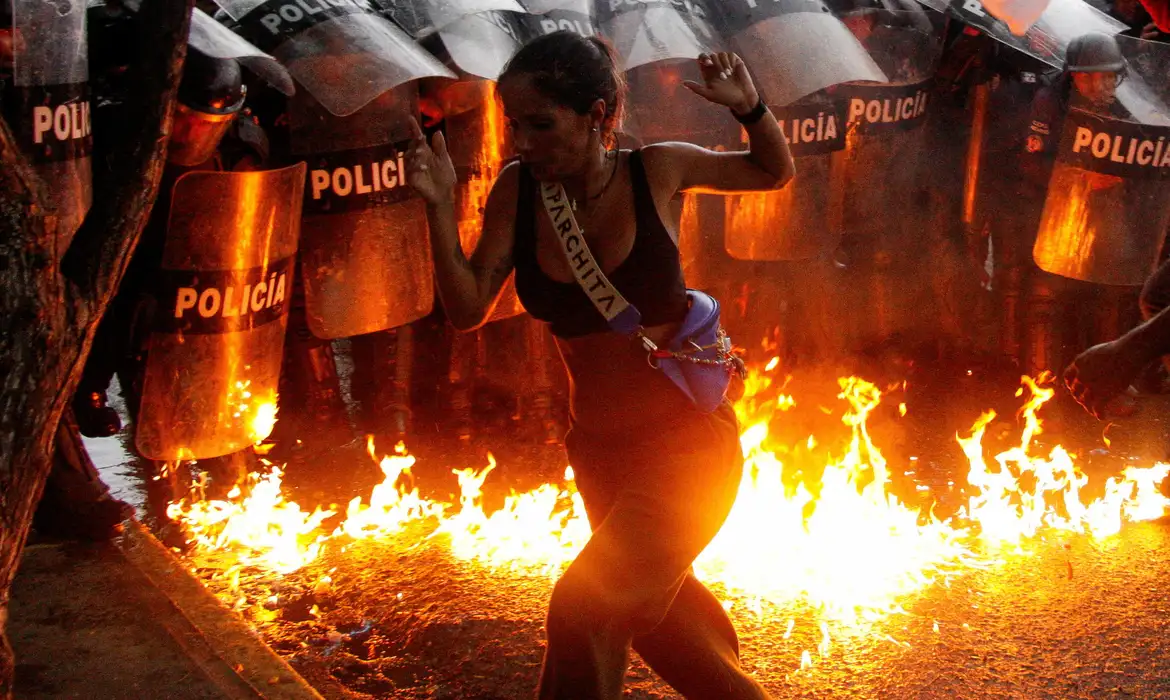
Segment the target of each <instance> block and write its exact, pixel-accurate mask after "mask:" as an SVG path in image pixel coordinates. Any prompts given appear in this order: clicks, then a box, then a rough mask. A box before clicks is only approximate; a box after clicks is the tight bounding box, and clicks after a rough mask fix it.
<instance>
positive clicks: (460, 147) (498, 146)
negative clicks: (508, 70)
mask: <svg viewBox="0 0 1170 700" xmlns="http://www.w3.org/2000/svg"><path fill="white" fill-rule="evenodd" d="M474 86H475V88H477V89H476V93H477V94H478V95H479V100H478V104H477V105H476V107H475V108H474V109H470V110H464V111H462V112H461V113H460V114H458V115H457V116H454V117H450V116H449V117H448V118H447V129H446V133H447V144H448V146H447V149H448V152H449V153H450V154H451V160H452V162H454V163H455V169H456V172H457V173H458V174H459V188H458V203H457V204H458V212H459V239H460V242H461V243H462V245H463V252H464V254H465V255H471V253H472V252H473V251H474V250H475V246H476V245H477V244H478V243H479V237H480V235H481V234H482V233H483V212H484V209H485V207H486V206H487V199H488V195H489V194H490V193H491V190H492V185H493V184H494V183H495V181H496V178H497V177H498V176H499V174H500V171H501V170H503V167H504V162H505V160H506V159H507V158H508V157H509V155H510V154H511V152H512V147H511V143H510V142H509V140H508V133H509V132H508V129H507V128H506V125H505V122H504V114H503V106H502V105H501V104H500V102H499V100H498V99H497V98H496V95H495V91H494V90H493V88H492V83H490V82H487V81H479V82H477V83H475V84H474ZM522 313H524V307H523V305H521V303H520V297H519V296H518V295H517V294H516V285H515V275H511V276H509V277H508V280H507V281H506V282H505V283H504V288H503V290H502V291H501V292H500V299H499V302H498V303H497V304H496V307H495V308H494V309H493V310H492V313H491V315H490V316H488V321H489V322H491V321H499V320H501V319H505V318H511V317H512V316H518V315H520V314H522Z"/></svg>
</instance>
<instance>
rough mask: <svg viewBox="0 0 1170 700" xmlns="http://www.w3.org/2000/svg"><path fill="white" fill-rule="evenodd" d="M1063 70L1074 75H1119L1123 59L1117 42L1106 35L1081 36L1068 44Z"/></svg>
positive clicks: (1098, 33) (1097, 33)
mask: <svg viewBox="0 0 1170 700" xmlns="http://www.w3.org/2000/svg"><path fill="white" fill-rule="evenodd" d="M1064 55H1065V68H1066V69H1067V70H1069V71H1070V72H1074V73H1120V72H1121V71H1122V70H1123V69H1124V68H1125V59H1124V58H1122V56H1121V49H1120V48H1118V46H1117V40H1116V39H1114V38H1113V37H1111V36H1109V35H1108V34H1102V33H1100V32H1092V33H1090V34H1082V35H1081V36H1078V37H1077V38H1075V39H1073V40H1072V41H1070V42H1069V43H1068V49H1066V50H1065V54H1064Z"/></svg>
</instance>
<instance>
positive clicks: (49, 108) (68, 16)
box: [0, 0, 93, 257]
mask: <svg viewBox="0 0 1170 700" xmlns="http://www.w3.org/2000/svg"><path fill="white" fill-rule="evenodd" d="M12 25H13V29H14V37H15V40H14V42H13V43H14V46H13V86H12V87H11V88H10V89H8V90H7V91H6V92H7V93H8V94H5V95H3V96H2V99H0V101H2V102H3V104H4V112H5V118H6V119H7V121H8V123H9V124H10V125H11V127H12V129H13V131H14V132H15V136H16V138H17V141H18V142H19V143H20V145H21V150H22V151H23V152H24V154H25V155H26V156H27V157H28V158H29V159H30V160H31V161H32V164H33V167H34V168H35V169H36V171H37V174H38V175H39V176H40V177H41V179H42V180H43V181H44V183H45V185H46V187H45V191H46V192H47V193H48V196H49V200H50V201H49V202H48V204H50V205H51V206H52V207H53V208H54V209H55V210H56V214H57V256H58V257H59V256H61V255H63V254H64V253H65V249H66V248H68V247H69V243H70V241H72V240H73V234H74V232H76V231H77V227H78V226H80V225H81V222H82V221H83V220H84V219H85V214H86V212H88V211H89V207H90V204H91V203H92V202H93V169H92V166H91V160H90V151H91V150H92V147H93V136H92V133H91V121H90V113H89V110H90V102H89V86H88V82H89V63H88V59H87V42H86V33H85V3H84V2H82V1H81V0H72V1H71V2H57V3H52V2H43V0H13V4H12Z"/></svg>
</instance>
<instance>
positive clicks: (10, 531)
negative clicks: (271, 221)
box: [0, 0, 193, 698]
mask: <svg viewBox="0 0 1170 700" xmlns="http://www.w3.org/2000/svg"><path fill="white" fill-rule="evenodd" d="M192 2H193V0H185V1H184V2H174V1H172V0H148V1H147V2H144V3H143V4H142V11H141V12H140V13H139V16H138V18H137V19H136V22H137V27H138V30H139V31H138V36H139V37H140V38H141V40H140V41H139V42H137V47H136V51H135V56H134V60H133V62H132V64H131V65H130V66H129V68H128V75H127V79H128V81H130V84H132V85H134V86H135V94H133V95H131V96H130V97H131V99H130V100H129V101H128V103H127V106H126V109H125V114H124V118H123V119H122V120H121V121H122V126H123V128H121V129H120V130H119V131H117V132H106V133H102V132H101V131H98V130H95V133H94V158H93V163H94V197H93V200H94V205H93V208H92V209H91V210H90V212H89V214H88V216H87V217H86V220H85V222H84V223H83V224H82V226H81V228H80V230H78V232H77V234H76V235H75V237H74V241H73V243H72V245H71V246H70V249H69V250H68V251H67V252H66V254H65V256H64V258H63V259H62V260H60V261H58V260H55V259H54V258H53V254H54V252H53V251H54V249H55V248H54V246H55V237H56V219H55V216H54V214H53V212H51V211H48V210H47V209H46V207H45V206H44V204H43V202H45V198H44V196H43V192H44V185H43V184H42V183H41V182H40V181H39V180H38V178H37V177H36V173H35V172H34V171H33V170H32V168H31V167H30V166H29V164H28V162H27V161H26V160H25V158H24V157H23V155H22V154H21V152H20V150H19V148H18V146H17V144H16V141H15V139H14V138H13V134H12V131H11V129H9V127H8V125H7V124H6V123H5V122H4V121H3V120H2V119H0V318H3V319H4V329H3V332H2V333H0V698H9V697H11V696H12V691H13V688H12V683H13V671H14V658H13V655H12V649H11V647H10V646H9V644H8V640H7V636H6V634H5V627H6V622H7V614H8V592H9V588H10V586H11V584H12V579H13V577H14V576H15V574H16V569H17V566H18V564H19V562H20V556H21V552H22V550H23V548H24V542H25V539H26V537H27V535H28V530H29V524H30V523H31V521H32V516H33V512H34V511H35V509H36V504H37V501H38V500H39V499H40V495H41V491H42V488H43V486H44V483H45V477H46V475H47V474H48V471H49V466H50V464H51V457H52V449H53V436H54V434H55V433H56V430H57V423H58V421H59V420H60V418H61V412H62V410H63V409H64V407H65V405H66V403H67V402H68V400H69V398H70V397H71V396H72V395H73V392H74V390H75V388H76V386H77V382H78V379H79V377H80V373H81V369H82V367H83V366H84V364H85V359H86V357H87V356H88V355H89V349H90V344H91V342H92V340H93V335H94V331H95V330H96V327H97V322H98V321H99V320H100V319H101V316H102V313H103V312H104V311H105V308H106V306H107V305H108V304H109V302H110V299H111V298H112V297H113V295H114V293H115V291H116V290H117V288H118V284H119V282H120V281H121V279H122V274H123V273H124V272H125V270H126V265H127V263H128V262H129V260H130V256H131V254H132V253H133V251H134V247H135V246H136V245H137V243H138V238H139V236H140V235H141V233H142V229H143V227H144V226H145V224H146V220H147V217H148V216H149V214H150V210H151V207H152V206H153V204H154V199H155V197H156V196H157V194H158V183H159V179H160V177H161V175H162V167H163V163H164V162H165V158H166V145H167V139H168V137H169V134H170V119H171V106H172V104H173V102H174V98H175V92H176V90H177V86H178V80H179V75H180V73H181V71H182V64H183V58H184V57H185V56H186V49H187V42H186V39H187V30H188V22H189V21H190V15H191V5H192Z"/></svg>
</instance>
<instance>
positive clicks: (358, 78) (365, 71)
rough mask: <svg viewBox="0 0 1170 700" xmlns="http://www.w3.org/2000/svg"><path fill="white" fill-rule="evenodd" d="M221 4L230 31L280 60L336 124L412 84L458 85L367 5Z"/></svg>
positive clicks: (271, 0)
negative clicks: (431, 80)
mask: <svg viewBox="0 0 1170 700" xmlns="http://www.w3.org/2000/svg"><path fill="white" fill-rule="evenodd" d="M216 2H217V3H218V4H219V6H220V7H222V8H223V9H224V11H225V12H226V13H227V14H228V15H229V16H230V18H231V22H230V24H229V25H228V26H229V27H230V28H231V29H233V30H234V31H235V32H236V33H238V34H239V35H240V36H242V37H243V38H245V39H247V40H248V41H249V42H251V43H252V44H254V45H255V46H256V47H258V48H259V49H260V50H261V51H264V52H266V53H269V54H271V55H272V56H274V57H275V58H276V60H277V61H279V62H280V63H281V65H283V66H284V67H285V68H287V69H288V72H289V73H290V74H292V76H293V77H294V78H296V79H297V82H299V83H300V84H301V86H303V87H304V88H305V90H307V91H308V92H309V93H310V94H311V95H312V96H313V97H314V98H315V99H316V100H317V101H318V102H320V103H321V104H322V105H323V106H324V107H325V109H327V110H329V111H330V112H331V113H333V114H334V115H336V116H341V117H345V116H349V115H351V114H353V113H354V112H357V111H358V110H360V109H362V108H363V107H364V106H366V105H368V104H369V103H370V101H372V100H373V99H374V98H375V97H377V96H378V95H381V94H382V93H384V92H386V91H387V90H392V89H394V88H396V87H398V86H399V85H402V84H404V83H407V82H410V81H412V80H417V79H419V78H428V77H447V78H453V77H455V74H454V73H452V72H451V71H450V70H448V69H447V68H446V67H444V66H443V64H442V63H440V62H439V61H438V59H436V58H435V57H434V56H432V55H431V54H429V53H428V52H427V51H425V50H424V49H423V48H422V47H421V46H419V45H418V43H417V42H415V41H414V39H412V38H410V36H409V35H407V34H406V32H404V31H403V30H402V29H400V28H399V27H398V26H397V25H395V24H394V23H393V22H391V21H389V20H387V19H385V18H384V17H382V16H381V15H379V14H378V13H377V12H376V11H375V10H374V9H373V8H372V7H371V6H370V5H368V4H366V2H365V0H216Z"/></svg>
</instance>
